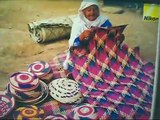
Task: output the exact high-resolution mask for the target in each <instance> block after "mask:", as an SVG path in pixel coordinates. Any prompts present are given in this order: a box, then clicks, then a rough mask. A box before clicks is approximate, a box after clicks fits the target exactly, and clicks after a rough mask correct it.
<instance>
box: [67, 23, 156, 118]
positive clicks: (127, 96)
mask: <svg viewBox="0 0 160 120" xmlns="http://www.w3.org/2000/svg"><path fill="white" fill-rule="evenodd" d="M125 27H126V25H124V26H123V25H122V26H118V27H114V28H110V29H104V28H97V30H96V33H95V37H94V38H93V39H92V40H90V41H89V43H88V45H87V46H86V47H85V46H80V47H76V48H73V49H72V50H71V56H70V60H69V70H70V71H71V72H72V75H73V78H74V79H75V80H76V81H77V82H78V83H79V85H80V89H81V92H82V94H83V96H84V97H85V101H86V102H87V103H89V104H91V105H93V106H98V107H101V108H105V109H106V111H108V113H107V114H108V115H112V114H113V113H114V114H116V116H118V117H117V118H126V119H131V118H149V116H150V111H151V102H152V92H153V79H154V65H153V64H152V63H150V62H146V61H144V60H142V59H141V57H140V54H139V49H138V48H137V47H136V48H133V49H132V48H129V47H128V46H127V45H126V44H122V43H123V41H119V39H118V37H117V36H118V34H119V33H122V32H123V30H124V29H125ZM113 29H114V30H116V32H115V35H114V36H110V35H109V34H108V33H109V32H110V31H111V30H113Z"/></svg>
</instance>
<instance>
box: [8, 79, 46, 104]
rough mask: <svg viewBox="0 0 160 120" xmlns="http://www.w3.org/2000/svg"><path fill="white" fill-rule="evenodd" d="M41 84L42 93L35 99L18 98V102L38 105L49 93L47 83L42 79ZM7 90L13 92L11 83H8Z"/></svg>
mask: <svg viewBox="0 0 160 120" xmlns="http://www.w3.org/2000/svg"><path fill="white" fill-rule="evenodd" d="M40 86H41V95H40V96H39V97H37V98H35V99H29V100H19V99H17V102H19V103H22V104H29V105H31V104H32V105H36V104H39V103H41V102H43V101H44V100H45V99H46V98H47V97H48V94H49V90H48V86H47V84H46V83H44V82H43V81H41V80H40ZM7 91H8V92H11V91H12V89H11V87H10V84H8V85H7Z"/></svg>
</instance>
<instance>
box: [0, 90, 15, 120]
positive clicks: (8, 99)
mask: <svg viewBox="0 0 160 120" xmlns="http://www.w3.org/2000/svg"><path fill="white" fill-rule="evenodd" d="M14 106H15V99H14V97H13V96H12V95H11V94H10V93H8V92H5V91H0V118H4V117H5V116H6V115H8V114H9V113H10V112H11V111H12V109H13V108H14Z"/></svg>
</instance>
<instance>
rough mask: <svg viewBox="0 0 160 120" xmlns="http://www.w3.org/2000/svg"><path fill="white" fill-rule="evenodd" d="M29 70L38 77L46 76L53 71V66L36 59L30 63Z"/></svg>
mask: <svg viewBox="0 0 160 120" xmlns="http://www.w3.org/2000/svg"><path fill="white" fill-rule="evenodd" d="M28 71H29V72H32V73H34V74H36V75H37V76H38V77H44V76H46V75H47V74H48V73H49V72H50V71H51V67H50V65H49V64H48V63H47V62H44V61H35V62H33V63H32V64H30V65H29V67H28Z"/></svg>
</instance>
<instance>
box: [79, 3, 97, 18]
mask: <svg viewBox="0 0 160 120" xmlns="http://www.w3.org/2000/svg"><path fill="white" fill-rule="evenodd" d="M82 12H83V14H84V16H85V17H86V18H87V19H88V20H90V21H94V20H96V18H97V17H98V16H99V9H98V7H97V6H96V5H92V6H89V7H87V8H85V9H84V10H83V11H82Z"/></svg>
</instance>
